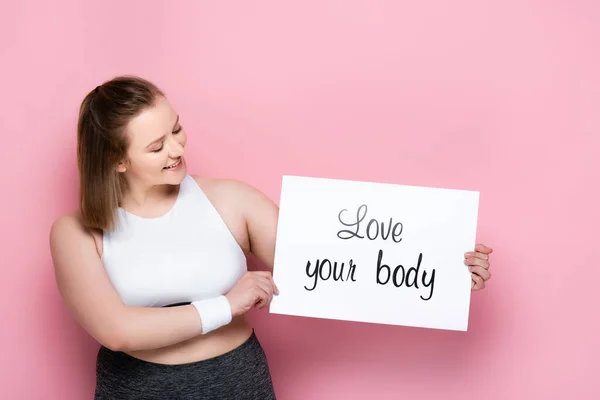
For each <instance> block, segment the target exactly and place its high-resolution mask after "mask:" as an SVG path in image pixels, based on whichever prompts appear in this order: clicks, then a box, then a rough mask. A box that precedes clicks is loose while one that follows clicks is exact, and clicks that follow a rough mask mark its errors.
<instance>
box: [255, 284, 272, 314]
mask: <svg viewBox="0 0 600 400" xmlns="http://www.w3.org/2000/svg"><path fill="white" fill-rule="evenodd" d="M256 295H257V296H258V299H257V300H256V301H255V302H254V307H256V308H258V309H261V308H263V307H264V306H265V304H267V301H268V299H269V293H268V292H266V291H265V290H264V289H263V288H262V287H261V286H260V285H256Z"/></svg>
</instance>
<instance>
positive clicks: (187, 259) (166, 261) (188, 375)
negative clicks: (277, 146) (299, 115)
mask: <svg viewBox="0 0 600 400" xmlns="http://www.w3.org/2000/svg"><path fill="white" fill-rule="evenodd" d="M77 135H78V136H77V140H78V148H77V160H78V167H79V176H80V207H79V210H77V211H76V212H73V213H72V214H67V215H63V216H61V217H59V218H58V219H57V220H56V221H55V222H54V224H53V225H52V229H51V232H50V246H51V253H52V258H53V262H54V268H55V274H56V281H57V285H58V288H59V290H60V293H61V295H62V297H63V299H64V301H65V304H66V305H67V307H68V308H69V309H70V311H71V312H72V313H73V315H74V317H75V318H76V320H77V321H78V323H79V324H81V326H82V327H83V328H84V329H85V330H86V331H87V332H89V334H90V335H92V336H93V337H94V338H95V339H96V340H97V341H98V342H99V343H100V344H101V347H100V350H99V352H98V358H97V364H96V378H97V379H96V389H95V398H96V399H120V400H127V399H138V398H144V399H165V398H169V399H200V398H202V399H236V400H242V399H260V400H268V399H274V398H275V393H274V390H273V384H272V381H271V376H270V371H269V366H268V363H267V360H266V358H265V354H264V352H263V349H262V347H261V345H260V343H259V341H258V339H257V337H256V335H255V332H254V330H253V328H252V327H251V325H250V324H249V323H248V321H247V319H246V318H245V314H246V313H247V312H248V311H249V310H250V309H251V308H253V307H257V308H264V307H268V305H269V303H270V301H271V299H272V296H273V295H277V294H278V289H277V286H276V285H275V283H274V282H273V279H272V276H271V273H270V272H266V271H247V269H246V258H245V256H246V253H252V254H253V255H255V256H256V257H257V258H258V259H260V260H261V261H262V262H263V263H264V264H265V265H266V266H268V267H272V265H273V258H274V249H275V237H276V229H277V218H278V208H277V206H276V205H275V204H274V203H273V202H272V201H271V200H270V199H269V198H267V197H266V196H265V195H264V194H263V193H261V192H259V191H258V190H256V189H254V188H253V187H251V186H249V185H247V184H244V183H242V182H239V181H235V180H227V179H211V178H206V177H200V176H197V175H190V174H188V172H187V169H186V163H185V158H184V150H185V145H186V142H187V133H186V131H185V129H184V128H183V126H182V124H181V122H180V120H179V115H178V114H177V112H176V110H174V109H173V107H172V106H171V105H170V104H169V102H168V100H167V98H166V97H165V95H164V94H163V92H162V91H161V90H160V89H159V88H158V87H156V86H155V85H153V84H152V83H150V82H148V81H146V80H144V79H141V78H138V77H117V78H114V79H112V80H110V81H108V82H105V83H104V84H102V85H100V86H98V87H96V88H95V89H94V90H92V91H91V92H90V93H88V94H87V96H86V97H85V99H84V100H83V102H82V104H81V108H80V113H79V121H78V126H77ZM490 253H491V249H489V248H487V247H485V246H483V245H478V246H477V247H476V248H475V251H473V252H471V253H467V254H466V256H465V264H467V265H469V266H470V269H471V271H472V272H473V289H474V290H479V289H482V288H483V287H484V285H485V281H487V280H488V279H489V278H490V273H489V271H488V270H489V254H490Z"/></svg>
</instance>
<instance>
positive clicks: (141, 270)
mask: <svg viewBox="0 0 600 400" xmlns="http://www.w3.org/2000/svg"><path fill="white" fill-rule="evenodd" d="M116 217H117V224H116V226H117V228H116V229H115V230H114V231H110V232H103V235H102V243H103V250H102V257H101V259H102V262H103V264H104V267H105V269H106V273H107V274H108V277H109V278H110V280H111V282H112V284H113V286H114V287H115V289H116V291H117V293H118V294H119V296H120V297H121V299H122V300H123V302H124V303H125V304H126V305H129V306H145V307H164V306H170V305H175V304H180V303H190V302H192V301H196V300H202V299H206V298H210V297H215V296H218V295H221V294H226V293H227V292H228V291H229V290H230V289H231V288H232V287H233V286H234V285H235V283H236V282H237V281H238V279H239V278H240V277H241V276H242V275H243V274H244V273H245V272H246V271H247V264H246V256H245V254H244V252H243V251H242V249H241V247H240V246H239V244H238V243H237V241H236V240H235V238H234V236H233V234H232V233H231V232H230V231H229V229H228V228H227V225H225V222H224V221H223V219H222V218H221V216H220V214H219V213H218V212H217V210H216V209H215V207H214V206H213V204H212V203H211V202H210V200H209V199H208V198H207V196H206V195H205V193H204V192H203V190H202V189H201V188H200V186H199V185H198V183H197V182H196V181H195V180H194V178H193V177H191V176H190V175H186V176H185V178H184V180H183V181H182V183H181V184H180V187H179V192H178V194H177V198H176V200H175V203H174V205H173V207H172V208H171V209H170V210H169V211H168V212H167V213H166V214H164V215H162V216H160V217H157V218H142V217H139V216H136V215H134V214H131V213H129V212H127V211H125V210H124V209H122V208H118V209H117V213H116Z"/></svg>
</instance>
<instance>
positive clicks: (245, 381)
mask: <svg viewBox="0 0 600 400" xmlns="http://www.w3.org/2000/svg"><path fill="white" fill-rule="evenodd" d="M94 398H95V399H96V400H108V399H110V400H130V399H136V400H137V399H140V400H141V399H144V400H154V399H161V400H162V399H165V400H188V399H189V400H192V399H193V400H200V399H207V400H213V399H215V400H216V399H219V400H221V399H235V400H246V399H248V400H274V399H275V392H274V390H273V383H272V382H271V374H270V372H269V366H268V364H267V359H266V357H265V353H264V351H263V348H262V346H261V345H260V343H259V341H258V339H257V337H256V334H255V333H254V332H252V336H251V337H250V338H249V339H248V340H247V341H246V342H245V343H243V344H242V345H241V346H239V347H237V348H235V349H233V350H232V351H230V352H228V353H225V354H223V355H220V356H217V357H214V358H211V359H208V360H202V361H198V362H193V363H186V364H177V365H166V364H157V363H151V362H147V361H143V360H140V359H138V358H135V357H132V356H130V355H128V354H126V353H123V352H114V351H111V350H109V349H107V348H106V347H100V350H99V351H98V358H97V361H96V391H95V397H94Z"/></svg>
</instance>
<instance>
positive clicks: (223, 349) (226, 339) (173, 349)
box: [127, 315, 252, 364]
mask: <svg viewBox="0 0 600 400" xmlns="http://www.w3.org/2000/svg"><path fill="white" fill-rule="evenodd" d="M251 335H252V326H251V325H250V324H249V323H248V321H247V320H246V318H245V317H244V316H243V315H241V316H238V317H235V318H233V320H232V321H231V322H230V323H229V324H227V325H225V326H222V327H220V328H219V329H216V330H214V331H212V332H209V333H207V334H205V335H198V336H195V337H193V338H191V339H188V340H186V341H183V342H180V343H177V344H175V345H171V346H167V347H162V348H159V349H152V350H141V351H133V352H127V354H129V355H131V356H132V357H136V358H139V359H141V360H144V361H148V362H153V363H158V364H186V363H191V362H196V361H202V360H206V359H209V358H213V357H216V356H219V355H222V354H224V353H227V352H229V351H231V350H233V349H235V348H236V347H238V346H240V345H242V344H243V343H244V342H245V341H246V340H248V338H249V337H250V336H251Z"/></svg>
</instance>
